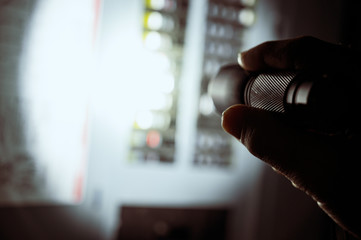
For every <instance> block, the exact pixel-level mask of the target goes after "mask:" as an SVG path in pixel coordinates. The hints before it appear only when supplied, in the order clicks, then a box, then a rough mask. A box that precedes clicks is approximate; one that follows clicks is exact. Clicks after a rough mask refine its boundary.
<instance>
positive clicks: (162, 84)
mask: <svg viewBox="0 0 361 240" xmlns="http://www.w3.org/2000/svg"><path fill="white" fill-rule="evenodd" d="M174 83H175V79H174V75H173V74H171V73H168V74H164V75H162V76H160V77H159V79H158V86H157V88H158V89H159V90H160V91H161V92H163V93H171V92H172V91H173V90H174Z"/></svg>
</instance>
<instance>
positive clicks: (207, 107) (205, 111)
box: [199, 94, 214, 116]
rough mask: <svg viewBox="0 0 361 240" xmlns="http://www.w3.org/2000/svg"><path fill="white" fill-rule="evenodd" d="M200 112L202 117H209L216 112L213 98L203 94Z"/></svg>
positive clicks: (200, 101)
mask: <svg viewBox="0 0 361 240" xmlns="http://www.w3.org/2000/svg"><path fill="white" fill-rule="evenodd" d="M199 112H200V113H201V114H202V115H205V116H209V115H211V114H212V113H213V112H214V104H213V101H212V98H211V97H210V96H209V95H208V94H203V95H202V96H201V98H200V100H199Z"/></svg>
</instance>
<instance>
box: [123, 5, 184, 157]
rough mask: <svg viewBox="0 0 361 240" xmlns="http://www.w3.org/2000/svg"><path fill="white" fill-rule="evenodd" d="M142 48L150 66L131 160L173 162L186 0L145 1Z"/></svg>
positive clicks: (134, 134)
mask: <svg viewBox="0 0 361 240" xmlns="http://www.w3.org/2000/svg"><path fill="white" fill-rule="evenodd" d="M144 6H145V8H144V13H143V21H142V22H143V48H144V49H143V50H144V56H145V58H147V59H146V62H147V63H148V66H147V68H146V69H144V71H146V73H145V74H144V75H145V78H146V79H145V80H144V82H143V83H142V84H143V86H144V87H143V89H144V90H143V92H142V94H141V96H142V99H144V101H142V104H141V105H140V106H139V107H138V108H137V109H136V111H135V116H134V123H133V131H132V136H131V150H130V153H129V161H130V162H132V163H145V162H156V163H172V162H174V153H175V149H174V148H175V140H174V138H175V132H176V112H177V93H178V84H179V78H180V72H181V67H182V66H181V60H182V54H183V44H184V31H185V23H186V17H187V11H188V1H187V0H146V1H144Z"/></svg>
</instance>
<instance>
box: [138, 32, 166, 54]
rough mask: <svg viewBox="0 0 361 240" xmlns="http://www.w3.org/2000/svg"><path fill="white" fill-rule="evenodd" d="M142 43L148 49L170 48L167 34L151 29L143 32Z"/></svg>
mask: <svg viewBox="0 0 361 240" xmlns="http://www.w3.org/2000/svg"><path fill="white" fill-rule="evenodd" d="M144 45H145V47H146V48H147V49H149V50H158V49H170V48H171V47H172V39H171V37H170V36H168V35H165V34H161V33H159V32H154V31H152V32H148V33H146V34H145V37H144Z"/></svg>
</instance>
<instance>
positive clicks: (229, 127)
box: [222, 106, 240, 139]
mask: <svg viewBox="0 0 361 240" xmlns="http://www.w3.org/2000/svg"><path fill="white" fill-rule="evenodd" d="M234 108H235V106H231V107H229V108H228V109H226V110H225V111H224V112H223V113H222V128H223V130H224V131H226V132H227V133H229V134H230V135H232V136H233V137H235V138H237V139H239V136H240V132H239V129H238V127H239V126H238V122H237V117H235V116H234V114H235V111H234Z"/></svg>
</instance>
